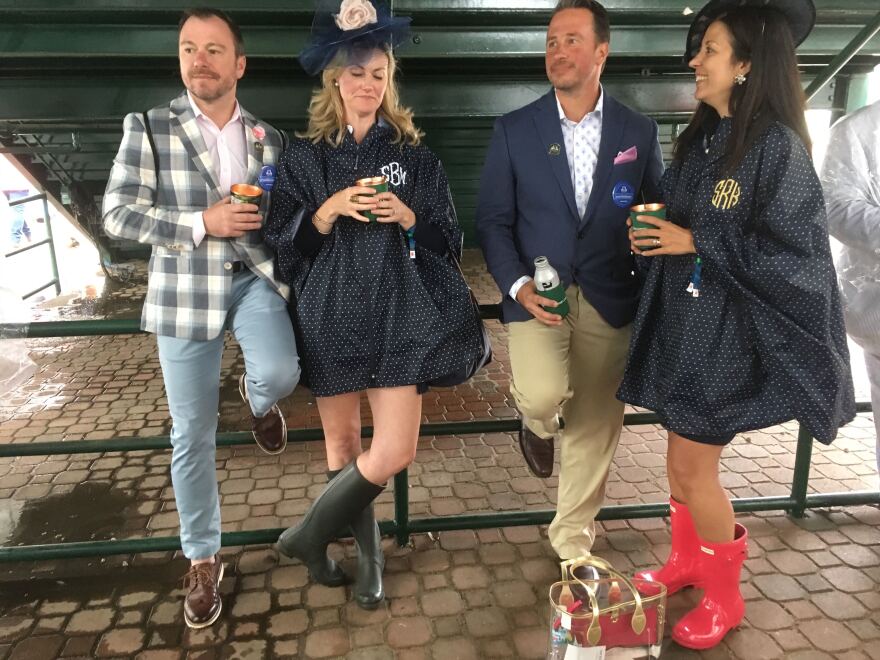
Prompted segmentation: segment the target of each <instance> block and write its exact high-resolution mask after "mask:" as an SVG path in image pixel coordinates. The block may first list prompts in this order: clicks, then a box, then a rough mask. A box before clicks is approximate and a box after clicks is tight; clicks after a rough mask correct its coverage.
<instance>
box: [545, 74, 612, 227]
mask: <svg viewBox="0 0 880 660" xmlns="http://www.w3.org/2000/svg"><path fill="white" fill-rule="evenodd" d="M604 100H605V92H604V91H603V90H602V87H601V86H600V87H599V100H598V101H597V102H596V107H595V109H594V110H593V111H592V112H588V113H587V114H586V115H584V116H583V117H582V118H581V120H580V121H579V122H573V121H572V120H571V119H569V118H568V117H566V116H565V111H564V110H563V109H562V104H561V103H560V102H559V97H558V96H557V97H556V107H557V108H559V121H560V123H561V124H562V137H563V139H564V140H565V155H566V157H567V158H568V169H569V171H570V172H571V185H572V187H573V188H574V198H575V201H576V202H577V208H578V213H579V214H580V216H581V217H583V216H584V213H586V211H587V202H588V201H589V199H590V191H591V190H592V188H593V174H594V173H595V172H596V163H597V162H598V160H599V142H600V141H601V139H602V106H603V102H604Z"/></svg>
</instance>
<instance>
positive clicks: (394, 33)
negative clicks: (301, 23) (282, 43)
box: [299, 0, 412, 76]
mask: <svg viewBox="0 0 880 660" xmlns="http://www.w3.org/2000/svg"><path fill="white" fill-rule="evenodd" d="M411 20H412V19H411V18H409V17H408V16H392V15H391V10H390V9H389V8H388V7H387V6H386V5H385V4H384V3H382V2H372V1H371V0H342V2H340V1H339V0H321V1H319V2H318V7H317V9H316V10H315V19H314V20H313V21H312V33H311V36H310V37H309V42H308V43H307V44H306V46H305V48H303V50H302V52H301V53H300V54H299V63H300V64H301V65H302V68H303V69H305V71H306V73H308V74H309V75H310V76H314V75H316V74H318V73H320V72H321V71H323V70H324V69H326V68H327V66H328V65H329V64H330V63H331V62H332V61H333V59H334V58H335V57H336V55H337V54H338V53H339V52H340V51H341V50H342V51H345V52H346V62H348V63H354V62H359V61H361V60H363V59H366V58H368V57H369V53H371V52H372V51H373V50H375V49H376V48H379V49H383V48H396V47H397V46H399V45H400V44H402V43H403V42H404V41H406V39H407V37H408V36H409V24H410V21H411Z"/></svg>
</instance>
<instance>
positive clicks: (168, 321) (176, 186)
mask: <svg viewBox="0 0 880 660" xmlns="http://www.w3.org/2000/svg"><path fill="white" fill-rule="evenodd" d="M241 116H242V119H243V121H244V124H245V136H246V139H247V150H248V173H247V181H246V182H243V183H256V181H257V178H258V176H259V173H260V168H261V167H262V166H263V165H268V164H274V163H276V162H277V161H278V158H279V157H280V155H281V151H282V138H281V134H280V133H279V132H278V131H276V130H275V129H274V128H272V127H271V126H268V125H266V124H263V125H262V127H263V129H264V130H265V132H266V136H265V138H263V139H262V140H261V141H260V142H257V141H256V139H255V137H254V133H253V128H254V127H255V126H257V125H258V121H257V119H256V118H255V117H254V116H253V115H251V114H250V113H249V112H246V111H245V109H244V108H242V109H241ZM148 117H149V120H150V128H151V130H152V134H153V140H154V143H155V145H156V154H157V156H158V163H159V166H158V169H159V172H158V181H157V172H156V164H155V161H154V159H153V150H152V148H151V147H150V142H149V139H148V137H147V134H146V130H145V129H144V121H143V115H142V114H141V113H131V114H129V115H128V116H126V118H125V122H124V125H123V131H124V134H123V137H122V144H120V146H119V152H118V153H117V154H116V158H115V160H114V161H113V168H112V170H111V171H110V179H109V181H108V182H107V189H106V191H105V192H104V209H103V213H104V228H105V230H106V231H107V233H108V234H109V235H111V236H115V237H117V238H127V239H131V240H135V241H139V242H141V243H147V244H149V245H152V247H153V253H152V255H151V256H150V265H149V282H148V285H147V298H146V301H145V302H144V307H143V314H142V317H141V328H142V329H143V330H146V331H147V332H154V333H156V334H158V335H164V336H169V337H178V338H181V339H198V340H208V339H213V338H214V337H216V336H217V335H218V334H220V332H221V331H222V330H223V328H224V324H225V322H226V312H227V310H228V309H229V305H230V302H231V300H230V298H231V293H232V275H233V273H232V262H234V261H243V262H244V263H245V264H246V265H247V267H248V268H250V269H251V270H252V271H253V272H254V273H256V274H257V275H258V276H259V277H261V278H263V279H264V280H266V281H267V282H268V283H269V284H271V286H272V287H273V288H274V289H275V290H276V291H278V293H279V294H280V295H282V296H283V297H284V298H285V299H286V298H288V297H289V288H288V287H287V285H285V284H282V283H281V282H278V281H277V280H275V277H274V262H273V255H272V252H271V251H270V250H269V249H268V248H267V247H266V246H265V245H264V244H263V240H262V232H258V231H251V232H247V233H246V234H245V235H244V236H242V237H240V238H217V237H215V236H205V238H204V239H203V240H202V242H201V243H199V246H198V247H196V246H195V244H194V242H193V222H194V221H195V220H196V219H197V218H198V216H199V214H200V213H201V212H202V211H204V210H205V209H207V208H208V207H209V206H212V205H213V204H215V203H216V202H219V201H220V200H221V199H223V197H225V196H226V195H228V194H229V191H227V190H221V189H220V186H219V184H218V182H217V177H216V176H215V175H214V168H213V165H212V163H211V156H210V154H209V152H208V148H207V146H206V145H205V141H204V140H203V139H202V134H201V132H200V131H199V127H198V124H197V123H196V117H195V114H194V113H193V111H192V107H191V106H190V103H189V99H188V98H187V95H186V92H184V93H182V94H181V95H180V96H178V97H177V98H176V99H174V100H173V101H171V103H170V105H162V106H158V107H155V108H153V109H152V110H149V111H148ZM267 197H268V194H267V193H264V194H263V198H264V199H263V200H262V205H261V212H262V213H263V214H264V215H265V214H266V213H267V211H268V201H269V200H268V199H266V198H267Z"/></svg>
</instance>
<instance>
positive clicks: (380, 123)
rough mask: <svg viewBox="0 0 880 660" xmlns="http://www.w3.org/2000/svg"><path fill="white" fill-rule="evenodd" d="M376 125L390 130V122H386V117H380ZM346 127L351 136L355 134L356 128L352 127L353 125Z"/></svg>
mask: <svg viewBox="0 0 880 660" xmlns="http://www.w3.org/2000/svg"><path fill="white" fill-rule="evenodd" d="M376 124H377V125H378V126H379V128H388V126H389V124H388V122H387V121H385V117H379V118H378V119H377V120H376ZM345 127H346V128H347V129H348V132H349V134H351V133H354V126H352V125H351V124H346V125H345ZM371 128H372V127H371Z"/></svg>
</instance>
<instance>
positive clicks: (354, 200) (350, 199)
mask: <svg viewBox="0 0 880 660" xmlns="http://www.w3.org/2000/svg"><path fill="white" fill-rule="evenodd" d="M348 201H349V202H351V203H352V204H357V203H358V196H357V195H352V196H351V197H349V198H348Z"/></svg>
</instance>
